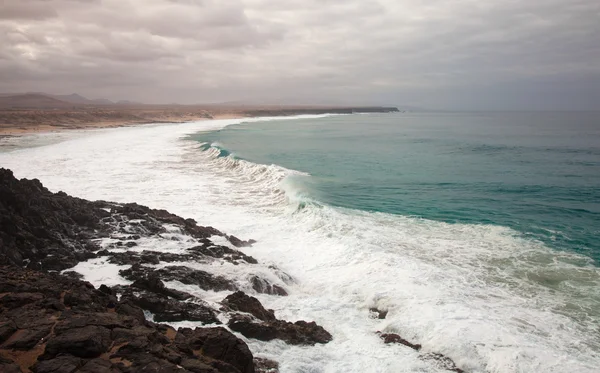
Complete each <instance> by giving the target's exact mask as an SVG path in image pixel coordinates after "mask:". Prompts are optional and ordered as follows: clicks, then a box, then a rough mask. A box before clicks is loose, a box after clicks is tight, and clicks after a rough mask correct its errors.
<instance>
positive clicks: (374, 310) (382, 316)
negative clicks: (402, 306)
mask: <svg viewBox="0 0 600 373" xmlns="http://www.w3.org/2000/svg"><path fill="white" fill-rule="evenodd" d="M369 312H371V314H372V315H373V316H375V317H376V318H378V319H380V320H383V319H385V317H386V316H387V314H388V311H387V310H380V309H378V308H376V307H372V308H369Z"/></svg>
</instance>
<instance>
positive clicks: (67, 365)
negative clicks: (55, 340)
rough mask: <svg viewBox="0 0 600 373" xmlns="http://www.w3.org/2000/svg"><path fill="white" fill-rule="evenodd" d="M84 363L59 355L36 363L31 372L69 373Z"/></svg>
mask: <svg viewBox="0 0 600 373" xmlns="http://www.w3.org/2000/svg"><path fill="white" fill-rule="evenodd" d="M84 361H85V360H83V359H81V358H78V357H75V356H73V355H60V356H58V357H56V358H55V359H52V360H42V361H39V362H37V363H36V364H35V365H34V366H33V368H32V369H31V370H32V371H33V372H34V373H71V372H74V371H75V370H76V369H77V368H79V367H81V366H82V365H83V363H84Z"/></svg>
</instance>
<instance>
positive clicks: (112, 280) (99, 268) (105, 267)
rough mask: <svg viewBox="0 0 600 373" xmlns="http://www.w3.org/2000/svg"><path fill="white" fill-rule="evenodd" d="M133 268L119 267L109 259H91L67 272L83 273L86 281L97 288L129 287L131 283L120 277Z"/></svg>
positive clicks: (127, 266)
mask: <svg viewBox="0 0 600 373" xmlns="http://www.w3.org/2000/svg"><path fill="white" fill-rule="evenodd" d="M130 267H131V266H129V265H125V266H121V265H117V264H112V263H109V262H108V258H106V257H104V258H96V259H90V260H88V261H86V262H80V263H78V264H77V265H76V266H75V267H73V268H69V269H67V270H65V271H75V272H78V273H81V274H82V275H83V277H84V279H85V280H86V281H89V282H90V283H91V284H92V285H94V286H95V287H99V286H100V285H102V284H104V285H106V286H115V285H129V284H131V281H129V280H126V279H125V278H123V277H121V275H119V271H120V270H123V269H128V268H130ZM63 272H64V271H63Z"/></svg>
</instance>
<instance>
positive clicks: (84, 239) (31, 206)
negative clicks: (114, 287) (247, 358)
mask: <svg viewBox="0 0 600 373" xmlns="http://www.w3.org/2000/svg"><path fill="white" fill-rule="evenodd" d="M165 224H170V225H175V226H177V228H178V229H179V230H180V232H181V233H183V234H187V235H189V236H191V237H194V238H196V239H198V240H199V241H202V240H206V241H207V242H208V243H210V244H212V243H211V242H210V241H209V240H207V238H208V237H211V236H223V237H226V238H228V239H229V240H230V241H233V242H234V244H240V243H242V245H246V244H247V243H249V242H250V241H241V240H239V239H237V238H235V237H232V236H231V237H229V236H226V235H225V234H224V233H222V232H220V231H218V230H216V229H215V228H213V227H202V226H198V225H197V224H196V222H195V221H194V220H193V219H184V218H182V217H179V216H177V215H174V214H171V213H169V212H168V211H165V210H154V209H151V208H148V207H146V206H141V205H138V204H136V203H128V204H116V203H111V202H105V201H96V202H90V201H87V200H84V199H80V198H75V197H71V196H68V195H67V194H65V193H63V192H58V193H52V192H50V191H49V190H48V189H46V188H45V187H44V186H43V185H42V184H41V183H40V182H39V180H37V179H33V180H26V179H22V180H17V179H16V178H15V177H14V176H13V173H12V171H10V170H7V169H4V168H0V265H4V264H14V265H17V266H26V267H28V268H31V269H40V270H55V271H60V270H64V269H67V268H70V267H73V266H75V265H76V264H77V263H79V262H81V261H85V260H88V259H91V258H95V257H97V255H99V256H110V255H111V253H109V252H108V251H106V250H102V251H100V247H99V246H98V245H97V244H96V243H95V242H94V241H92V240H93V239H95V238H102V237H112V236H115V235H116V236H118V237H123V238H125V239H127V240H128V241H127V242H122V241H120V242H119V244H120V246H121V247H122V248H124V249H125V248H131V247H134V246H136V245H137V243H136V242H135V240H138V239H140V238H141V237H142V236H144V237H149V236H157V237H159V235H160V234H164V233H166V232H167V230H166V228H165ZM229 250H231V249H229ZM95 252H98V254H95ZM233 252H234V253H231V254H228V255H229V257H231V258H235V259H236V260H245V261H247V262H248V263H256V261H255V260H254V259H253V258H252V257H249V256H247V255H245V254H243V253H241V252H239V251H236V250H233ZM190 255H191V256H193V255H194V253H193V252H190ZM113 256H117V257H118V254H113ZM167 257H168V255H165V259H160V257H159V260H168V259H167ZM136 258H138V259H139V260H140V262H142V263H153V264H156V257H153V256H149V255H144V254H142V255H141V256H136ZM114 260H117V261H119V260H121V261H122V260H123V257H121V258H117V259H114ZM232 260H233V259H232ZM129 264H132V263H129Z"/></svg>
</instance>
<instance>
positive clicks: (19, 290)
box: [0, 266, 254, 373]
mask: <svg viewBox="0 0 600 373" xmlns="http://www.w3.org/2000/svg"><path fill="white" fill-rule="evenodd" d="M153 286H157V287H158V288H160V285H157V284H155V285H153ZM34 287H35V290H36V291H35V292H32V291H31V290H32V289H33V288H34ZM0 291H1V294H2V296H1V298H5V297H7V296H8V297H9V298H6V299H4V302H3V304H2V305H1V306H0V337H1V338H2V344H1V345H0V356H5V357H7V358H6V359H4V360H2V359H0V371H2V372H13V371H14V372H21V368H19V365H21V366H22V367H23V369H24V371H25V370H28V371H29V370H30V371H32V372H33V373H46V372H48V373H50V372H52V373H60V372H90V373H91V372H94V373H97V372H111V373H142V372H151V371H158V372H178V373H186V372H221V371H222V372H234V373H238V372H248V373H252V372H254V363H253V357H252V354H251V353H250V351H249V350H248V346H247V345H246V344H245V343H244V342H243V341H242V340H240V339H239V338H237V337H236V336H235V335H233V334H231V333H230V332H228V331H226V330H225V329H222V328H211V329H196V330H192V329H185V330H180V331H179V332H176V331H175V330H174V329H172V328H170V327H168V326H164V325H157V324H154V323H151V322H147V321H146V320H145V318H144V315H143V312H142V310H141V309H140V308H138V307H136V306H135V305H134V304H133V303H132V302H131V300H128V299H122V300H121V302H119V303H118V304H117V305H116V308H115V307H113V308H110V307H109V306H110V304H111V303H112V302H114V301H113V300H112V298H113V297H114V295H112V294H110V293H112V289H109V288H103V291H99V290H96V289H94V288H93V286H91V285H89V284H88V283H85V282H81V281H79V280H74V279H71V278H68V277H64V276H60V275H58V274H48V273H43V272H39V271H32V270H27V269H22V268H19V267H15V266H10V267H9V266H0ZM144 292H147V291H146V290H140V293H141V294H143V293H144ZM70 293H71V294H72V293H74V294H77V298H78V299H84V300H85V301H86V303H83V304H78V303H76V302H72V303H71V306H70V307H65V306H64V303H65V302H66V300H67V297H66V295H67V294H70ZM31 294H35V295H33V296H32V295H31ZM150 294H152V295H153V296H156V297H164V298H167V297H166V296H164V295H159V294H155V293H150ZM40 295H41V297H40ZM161 299H163V298H161ZM167 299H168V298H167ZM169 300H170V301H172V302H175V303H176V304H184V305H185V304H191V303H187V302H179V301H175V300H173V299H169ZM90 304H91V305H92V306H90ZM6 305H8V306H10V308H9V307H7V306H6ZM57 305H62V307H58V306H57ZM113 306H114V305H113ZM195 306H198V305H195ZM166 307H167V308H168V307H170V306H166ZM167 311H168V310H167ZM197 311H198V309H196V308H195V309H193V310H192V311H190V312H197ZM204 311H205V310H204V309H203V312H204ZM211 312H212V310H210V309H209V312H208V313H209V314H210V313H211ZM211 316H212V317H214V314H211ZM192 317H193V316H192ZM19 350H24V351H19ZM19 354H27V358H26V359H25V360H24V359H21V360H19V361H18V364H17V361H16V360H11V359H17V358H18V356H20V355H19ZM182 367H183V368H182Z"/></svg>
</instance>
